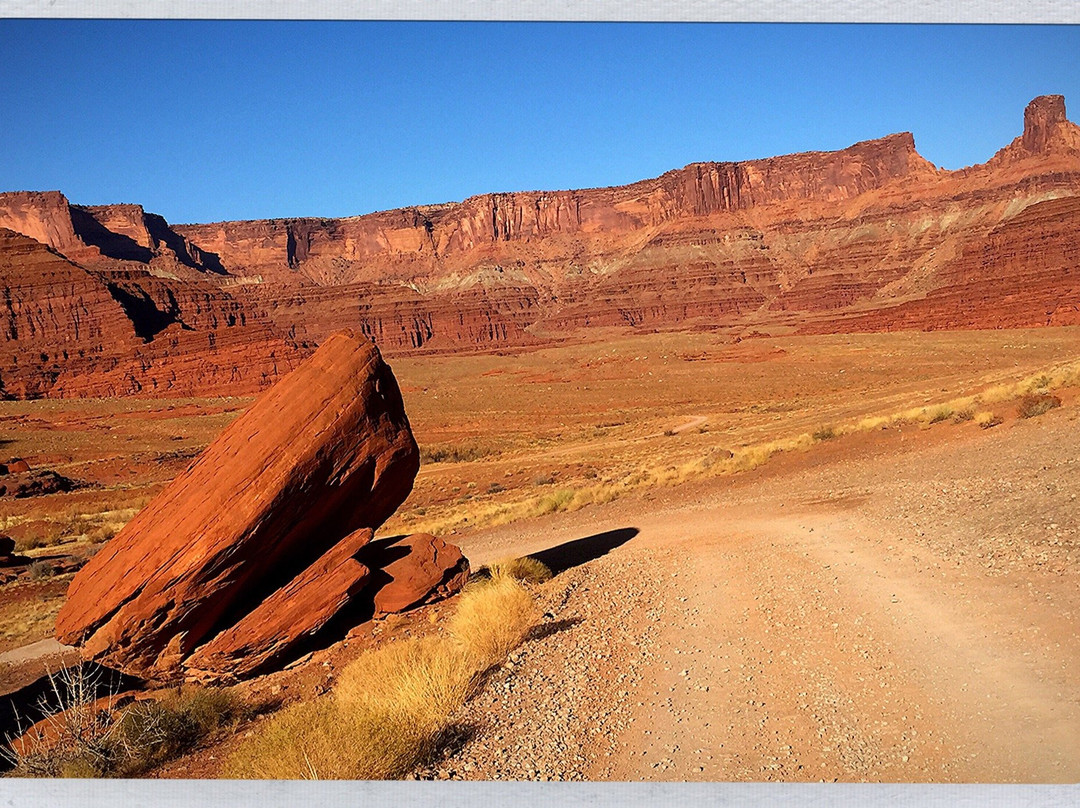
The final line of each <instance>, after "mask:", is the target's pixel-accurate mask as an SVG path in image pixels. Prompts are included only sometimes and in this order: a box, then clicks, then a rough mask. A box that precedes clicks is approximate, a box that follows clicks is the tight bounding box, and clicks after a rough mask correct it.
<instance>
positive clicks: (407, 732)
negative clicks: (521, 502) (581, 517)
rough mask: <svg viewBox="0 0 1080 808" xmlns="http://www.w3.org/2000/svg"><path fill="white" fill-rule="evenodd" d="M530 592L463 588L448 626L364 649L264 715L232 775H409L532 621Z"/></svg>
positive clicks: (502, 583) (505, 581) (501, 583)
mask: <svg viewBox="0 0 1080 808" xmlns="http://www.w3.org/2000/svg"><path fill="white" fill-rule="evenodd" d="M536 611H537V606H536V603H535V601H534V600H533V597H532V595H530V594H529V592H528V590H526V589H525V587H524V586H523V585H522V584H521V583H519V582H518V581H517V580H516V579H514V578H512V577H510V576H509V575H499V576H493V577H491V578H486V579H482V580H479V581H476V582H474V583H472V584H470V585H469V586H467V587H466V588H465V591H464V592H463V593H462V594H461V597H460V600H459V602H458V606H457V609H456V611H455V613H454V616H453V618H452V620H451V622H450V630H449V634H447V635H443V636H434V637H424V638H419V639H417V638H413V639H408V640H401V641H397V642H393V643H390V644H389V645H386V646H384V647H382V648H376V649H375V650H373V651H369V652H367V653H366V654H364V655H362V656H361V657H359V658H358V659H356V660H355V661H354V662H352V663H351V664H350V665H348V666H347V667H346V668H345V669H344V670H343V671H342V674H341V678H340V679H339V680H338V683H337V685H336V686H335V687H334V689H333V691H332V692H331V693H330V694H328V695H327V696H325V697H322V698H320V699H317V700H315V701H313V702H303V703H297V704H293V705H291V706H290V707H287V708H286V709H284V710H282V711H281V712H279V713H278V714H277V715H275V716H274V717H273V718H272V719H270V720H269V721H267V722H266V723H265V724H264V725H263V726H262V727H260V728H259V730H258V731H257V732H256V733H255V735H253V736H252V737H251V738H249V739H247V740H245V742H244V743H242V744H241V745H240V747H239V748H238V749H237V751H236V752H235V753H234V754H233V755H232V757H231V758H230V759H229V760H228V762H227V764H226V768H225V774H226V775H227V776H231V777H244V778H266V779H365V780H383V779H394V778H400V777H403V776H405V775H406V774H407V773H408V772H409V771H410V770H412V769H413V768H415V767H416V766H417V765H420V764H421V763H422V762H423V761H424V760H425V759H427V758H428V757H429V756H430V755H431V754H432V753H433V752H434V751H435V750H436V749H437V748H438V747H439V745H440V743H441V742H442V739H443V738H445V737H446V735H447V734H448V733H449V732H450V731H451V730H452V728H453V715H454V713H455V712H456V711H457V710H458V708H460V707H461V705H462V704H464V703H465V702H466V701H468V700H469V699H470V698H471V697H472V696H473V695H475V693H476V692H478V690H479V689H480V687H481V685H482V682H483V677H484V674H485V672H486V671H488V670H489V669H490V668H491V667H492V666H494V665H497V664H499V663H500V662H502V661H503V660H504V659H505V658H506V656H507V654H509V653H510V651H512V650H513V649H514V648H515V647H517V646H518V645H519V644H520V643H521V642H522V641H523V640H524V639H525V636H526V635H527V633H528V631H529V629H530V628H531V627H532V625H533V624H534V622H535V620H536Z"/></svg>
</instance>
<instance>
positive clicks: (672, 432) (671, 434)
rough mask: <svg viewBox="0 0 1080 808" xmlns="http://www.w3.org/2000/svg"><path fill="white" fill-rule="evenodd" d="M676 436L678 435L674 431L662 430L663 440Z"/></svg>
mask: <svg viewBox="0 0 1080 808" xmlns="http://www.w3.org/2000/svg"><path fill="white" fill-rule="evenodd" d="M676 434H678V433H676V432H675V430H674V429H665V430H664V437H665V438H670V437H672V436H674V435H676Z"/></svg>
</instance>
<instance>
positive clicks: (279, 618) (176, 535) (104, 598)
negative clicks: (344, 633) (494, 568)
mask: <svg viewBox="0 0 1080 808" xmlns="http://www.w3.org/2000/svg"><path fill="white" fill-rule="evenodd" d="M418 468H419V451H418V449H417V447H416V442H415V441H414V440H413V436H412V433H411V431H410V429H409V423H408V419H407V418H406V416H405V411H404V407H403V404H402V400H401V394H400V392H399V390H398V386H397V382H396V381H395V379H394V376H393V374H392V373H391V371H390V368H389V367H388V366H387V365H386V364H385V363H384V362H383V361H382V358H381V356H380V355H379V352H378V350H377V349H376V348H375V346H374V345H373V344H372V343H371V342H369V341H367V340H365V339H363V338H360V337H356V336H354V335H353V334H351V333H347V332H343V333H339V334H335V335H333V336H332V337H330V338H329V339H327V340H326V342H325V343H324V344H323V346H322V347H321V348H320V349H319V350H318V351H317V352H316V353H315V354H314V355H312V356H311V357H310V358H309V359H308V360H307V361H306V362H304V363H303V364H302V365H301V366H300V367H299V368H297V369H296V370H295V371H294V372H293V373H291V374H290V375H289V376H287V377H286V378H284V379H282V380H281V381H280V382H279V383H278V384H277V385H275V386H274V387H273V388H272V389H271V390H269V391H268V392H267V393H266V394H264V395H263V396H262V397H261V398H260V399H259V400H258V401H257V402H256V403H255V404H253V405H252V406H251V407H250V408H249V409H248V410H247V411H246V412H245V413H244V414H243V415H242V416H241V417H240V418H238V419H237V420H236V421H234V422H233V423H232V424H231V425H230V426H229V427H228V428H227V429H226V430H225V431H224V432H223V433H222V434H221V435H220V436H219V437H218V438H217V439H216V440H215V441H214V442H213V443H211V444H210V446H209V447H207V449H206V451H204V452H203V454H202V455H201V456H200V457H199V458H198V460H197V461H196V462H195V463H194V464H193V465H192V466H190V467H189V468H188V469H187V470H186V471H185V472H184V473H182V474H181V475H180V476H178V477H177V478H176V479H175V480H173V482H172V483H171V484H170V485H169V486H168V487H167V488H166V489H165V490H164V491H163V492H162V493H161V494H160V495H159V496H158V497H157V498H156V499H154V500H153V501H152V502H151V503H150V505H148V506H147V507H146V508H145V509H143V511H141V512H140V513H139V514H138V516H136V518H135V519H134V520H132V522H130V523H129V524H128V525H127V526H126V527H125V528H124V529H123V530H122V531H121V532H120V533H119V534H117V536H116V537H115V538H113V539H112V540H111V541H110V542H109V543H108V544H107V545H105V547H104V548H103V549H102V550H101V551H100V552H99V553H98V554H97V555H95V556H94V557H93V559H91V561H90V562H89V563H88V564H87V566H86V567H85V568H84V569H83V570H82V571H81V572H80V573H79V574H78V575H76V576H75V579H74V580H73V581H72V583H71V587H70V589H69V592H68V600H67V602H66V603H65V605H64V607H63V609H62V610H61V612H60V614H59V616H58V618H57V622H56V636H57V637H58V638H59V639H60V640H61V641H62V642H65V643H68V644H77V645H80V646H81V647H82V650H83V653H84V654H85V655H86V656H87V658H91V659H95V660H98V661H101V662H103V663H105V664H107V665H109V666H112V667H115V668H118V669H120V670H123V671H125V672H129V673H133V674H136V675H141V676H163V675H170V674H174V673H176V672H178V671H180V670H182V669H188V670H190V671H192V672H197V673H198V674H199V675H224V674H229V675H245V674H247V673H250V672H251V671H253V670H255V669H257V668H260V667H264V666H265V665H267V664H269V663H272V662H274V661H276V660H277V659H279V658H280V657H281V656H282V655H283V654H285V653H287V652H288V651H290V650H291V649H292V648H294V647H295V645H296V644H297V643H298V642H300V641H302V640H304V639H306V638H309V637H311V636H312V635H313V634H315V633H316V632H318V631H319V629H320V628H322V627H323V626H325V625H326V623H327V621H329V620H330V619H331V618H333V617H334V616H335V615H336V614H337V613H338V612H339V611H340V610H341V609H342V608H343V607H344V606H345V605H346V604H348V603H349V602H350V601H351V600H353V599H355V598H356V597H357V595H358V593H359V592H360V591H362V590H364V583H365V581H366V580H367V578H368V574H369V568H368V567H367V566H366V565H365V564H364V563H361V562H359V561H358V560H357V559H356V556H357V553H358V552H359V551H361V549H362V548H363V547H364V545H365V544H367V542H368V541H369V540H370V538H371V531H372V530H374V529H375V528H376V527H378V526H379V525H380V524H382V522H384V521H385V520H386V519H387V518H388V517H389V516H390V515H391V514H392V513H393V512H394V510H395V509H396V508H397V507H398V506H399V505H400V504H401V503H402V502H403V501H404V499H405V497H406V496H407V495H408V493H409V491H410V490H411V488H412V483H413V478H414V477H415V476H416V472H417V470H418ZM433 541H437V540H433ZM432 546H433V547H435V549H436V551H437V552H436V553H435V554H434V555H432V553H431V552H428V551H427V549H426V548H425V547H423V546H418V551H422V552H421V554H420V555H419V556H418V559H417V561H416V562H415V564H414V565H413V567H415V569H416V570H417V576H418V577H417V578H416V580H417V581H419V583H418V584H416V585H417V586H419V587H420V588H423V587H424V586H427V587H428V591H429V592H430V591H434V590H436V589H437V588H438V587H439V586H443V585H445V584H446V583H447V581H445V580H444V578H445V576H435V574H434V573H432V570H433V569H434V568H435V567H437V566H438V565H439V564H440V563H444V562H445V563H446V564H450V565H455V564H459V563H460V561H461V558H460V552H458V553H457V555H456V556H455V554H454V550H451V549H450V548H448V547H446V546H442V544H441V542H437V543H436V544H432ZM455 549H456V548H455ZM429 556H431V557H430V558H429ZM466 569H467V567H466ZM394 570H395V572H394V573H391V577H394V576H395V575H397V572H396V571H397V570H399V567H395V568H394ZM444 572H445V571H444ZM398 577H400V576H398ZM435 577H438V580H437V581H436V580H434V578H435ZM429 582H430V585H429ZM399 586H402V587H404V586H405V585H404V584H399ZM402 591H404V589H402ZM375 594H376V592H375V591H373V592H371V593H370V595H371V596H372V597H374V596H375ZM411 595H412V591H411V590H410V591H409V597H411ZM398 600H401V598H398Z"/></svg>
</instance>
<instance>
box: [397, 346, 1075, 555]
mask: <svg viewBox="0 0 1080 808" xmlns="http://www.w3.org/2000/svg"><path fill="white" fill-rule="evenodd" d="M1070 386H1080V361H1071V362H1066V363H1063V364H1058V365H1054V366H1051V367H1049V368H1046V369H1043V370H1040V371H1038V372H1036V373H1033V374H1030V375H1028V376H1026V377H1024V378H1021V379H1019V380H1017V381H1015V382H1012V383H1008V384H996V385H993V386H991V387H988V388H986V389H984V390H982V391H980V392H978V393H975V394H966V395H962V396H957V397H954V398H951V399H948V400H946V401H943V402H940V403H938V404H932V405H926V406H920V407H909V408H906V409H902V410H897V411H894V412H890V413H884V414H871V415H864V416H860V417H859V418H857V419H853V420H851V421H848V422H841V423H837V424H831V425H826V426H822V427H819V428H818V429H817V430H815V431H814V432H813V433H800V434H797V435H792V436H789V437H782V438H777V439H774V440H769V441H762V442H760V443H754V444H751V445H747V446H743V447H739V448H735V449H733V450H732V451H731V453H730V455H731V456H730V457H722V458H715V457H713V456H712V455H706V456H705V457H700V458H696V459H693V460H689V461H687V462H684V463H682V464H680V465H670V464H665V465H659V464H654V465H642V466H640V467H638V468H637V469H635V470H633V471H631V472H626V473H623V474H621V475H617V476H612V477H610V478H603V479H600V480H598V481H596V482H589V481H580V482H579V483H578V484H576V485H573V486H564V487H560V488H558V489H556V490H554V491H548V492H545V493H542V494H531V495H530V494H528V493H519V494H518V495H517V496H516V497H515V498H513V499H506V498H505V497H504V496H500V497H497V498H494V499H491V500H470V501H468V502H458V503H453V504H452V505H447V506H443V507H440V508H438V509H432V510H431V511H429V512H425V513H424V515H423V516H422V517H421V518H417V517H416V516H412V517H409V518H406V519H405V520H404V521H403V524H405V525H407V527H408V529H409V530H411V531H416V532H428V533H435V534H440V533H448V532H450V531H452V530H462V529H468V528H480V527H490V526H494V525H500V524H506V523H509V522H515V521H518V520H521V519H529V518H534V517H538V516H544V515H547V514H551V513H558V512H563V511H576V510H578V509H580V508H583V507H585V506H587V505H592V504H603V503H605V502H610V501H612V500H615V499H618V498H619V497H622V496H625V495H626V494H629V493H631V492H634V491H638V490H642V489H648V488H653V487H657V486H671V485H679V484H681V483H684V482H687V481H689V480H693V479H699V478H702V477H716V476H725V475H729V474H736V473H740V472H746V471H750V470H752V469H755V468H758V467H759V466H761V465H763V464H765V463H767V462H768V461H769V460H770V459H771V458H772V457H774V456H775V455H777V454H780V453H784V452H797V451H805V450H806V449H809V448H810V447H812V446H814V445H815V444H817V443H821V442H822V441H827V440H831V439H832V438H840V437H843V436H844V435H849V434H852V433H856V432H868V431H873V430H877V429H887V428H891V427H899V426H917V427H921V428H929V427H931V426H933V425H936V424H939V423H945V422H950V421H952V422H957V423H963V422H966V421H970V420H974V421H975V422H976V423H978V424H979V425H980V426H984V427H985V426H988V425H989V426H992V425H994V424H996V423H1000V418H999V417H997V416H996V415H994V414H993V413H989V414H987V413H986V412H982V411H980V410H979V408H980V406H985V405H987V404H994V403H998V402H1004V401H1012V400H1016V399H1020V398H1022V397H1023V396H1025V395H1030V394H1032V393H1043V394H1044V393H1047V392H1048V391H1050V390H1054V389H1058V388H1061V387H1070Z"/></svg>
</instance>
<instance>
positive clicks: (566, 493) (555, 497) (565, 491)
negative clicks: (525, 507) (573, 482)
mask: <svg viewBox="0 0 1080 808" xmlns="http://www.w3.org/2000/svg"><path fill="white" fill-rule="evenodd" d="M573 500H574V490H573V489H572V488H560V489H559V490H558V491H553V492H552V493H550V494H547V495H546V496H543V497H541V498H540V499H539V500H538V501H537V502H536V507H535V513H536V515H537V516H543V515H545V514H549V513H558V512H559V511H565V510H566V509H567V508H568V507H569V505H570V503H571V502H573Z"/></svg>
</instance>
